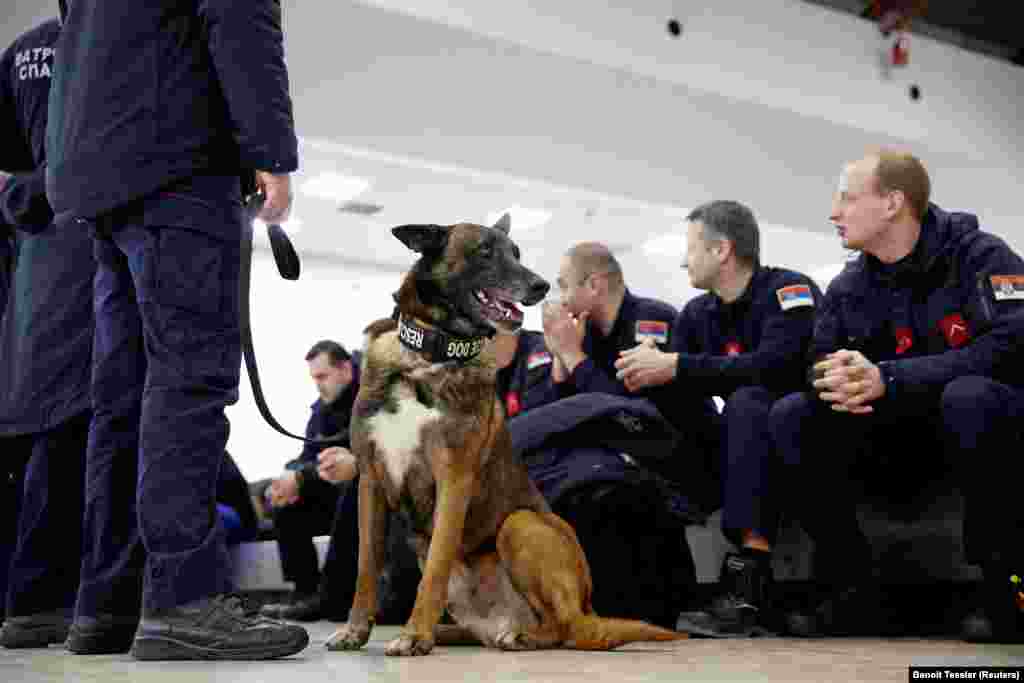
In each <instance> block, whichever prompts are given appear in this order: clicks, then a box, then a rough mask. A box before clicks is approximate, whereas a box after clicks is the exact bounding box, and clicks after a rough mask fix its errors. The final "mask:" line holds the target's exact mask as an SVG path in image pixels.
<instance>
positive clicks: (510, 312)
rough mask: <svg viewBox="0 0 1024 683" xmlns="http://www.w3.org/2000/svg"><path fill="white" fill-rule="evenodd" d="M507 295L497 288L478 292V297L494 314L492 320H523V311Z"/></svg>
mask: <svg viewBox="0 0 1024 683" xmlns="http://www.w3.org/2000/svg"><path fill="white" fill-rule="evenodd" d="M507 296H508V295H507V294H505V293H504V292H501V291H500V290H496V289H488V290H485V291H482V292H478V293H477V298H479V299H480V301H481V303H483V304H484V305H485V306H486V307H487V309H488V310H489V311H490V312H491V313H492V314H493V317H492V320H511V321H514V322H522V320H523V312H522V311H520V310H519V308H517V307H516V304H515V302H514V301H510V300H509V299H507V298H505V297H507Z"/></svg>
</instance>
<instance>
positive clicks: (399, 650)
mask: <svg viewBox="0 0 1024 683" xmlns="http://www.w3.org/2000/svg"><path fill="white" fill-rule="evenodd" d="M433 649H434V639H433V638H432V637H428V636H422V635H418V634H415V633H413V634H409V633H403V634H402V635H400V636H398V637H397V638H395V639H394V640H392V641H391V642H390V643H388V646H387V649H385V650H384V654H386V655H391V656H392V657H416V656H419V655H426V654H430V651H431V650H433Z"/></svg>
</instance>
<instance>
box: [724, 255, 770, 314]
mask: <svg viewBox="0 0 1024 683" xmlns="http://www.w3.org/2000/svg"><path fill="white" fill-rule="evenodd" d="M767 272H768V270H767V269H766V268H765V267H764V266H760V265H759V266H757V267H755V268H754V273H753V275H751V276H750V282H748V283H747V288H746V289H744V290H743V293H742V294H740V295H739V297H737V298H736V300H735V301H732V302H729V303H726V302H725V301H723V300H722V299H721V297H719V296H718V295H717V294H715V293H714V292H711V310H713V311H719V310H727V311H734V310H736V309H738V308H739V307H741V306H747V305H749V304H750V302H751V301H753V300H754V292H755V291H756V290H757V289H758V285H760V284H761V280H763V279H764V276H765V274H766V273H767Z"/></svg>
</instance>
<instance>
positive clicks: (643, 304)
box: [555, 289, 676, 397]
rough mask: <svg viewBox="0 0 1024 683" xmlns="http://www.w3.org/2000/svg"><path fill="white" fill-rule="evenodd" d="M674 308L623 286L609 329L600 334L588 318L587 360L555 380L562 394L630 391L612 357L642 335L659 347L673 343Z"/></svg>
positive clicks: (627, 393)
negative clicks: (638, 294) (557, 381)
mask: <svg viewBox="0 0 1024 683" xmlns="http://www.w3.org/2000/svg"><path fill="white" fill-rule="evenodd" d="M675 317H676V309H675V308H673V307H672V306H670V305H669V304H667V303H665V302H663V301H658V300H657V299H644V298H641V297H638V296H633V295H632V294H631V293H630V291H629V290H628V289H627V290H626V295H625V297H624V298H623V299H622V306H621V307H619V315H618V317H617V318H616V319H615V324H614V325H613V326H612V329H611V332H610V333H609V334H608V336H607V337H605V336H604V335H602V334H601V332H600V331H599V330H598V328H597V326H596V325H595V324H594V322H593V321H588V322H587V331H586V334H585V335H584V337H583V353H585V354H586V355H587V358H586V360H584V361H583V362H582V363H580V364H579V365H577V366H576V367H575V368H574V369H573V371H572V374H570V375H569V377H568V378H567V379H566V380H565V381H564V382H561V383H560V384H556V385H555V386H556V387H557V389H558V391H559V395H560V396H561V397H565V396H571V395H573V394H575V393H579V392H602V393H606V394H616V395H619V396H627V395H629V391H628V390H627V389H626V385H625V384H623V383H622V381H621V380H618V379H616V377H615V374H616V372H617V371H616V370H615V361H617V360H618V359H619V352H620V351H625V350H626V349H631V348H633V347H634V346H636V345H637V344H639V343H641V342H642V341H644V340H645V339H653V340H654V341H655V342H656V343H657V345H658V348H660V349H661V350H662V351H666V350H668V348H669V347H670V345H671V343H672V338H671V332H672V321H673V320H675Z"/></svg>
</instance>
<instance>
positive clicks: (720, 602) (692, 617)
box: [676, 550, 772, 638]
mask: <svg viewBox="0 0 1024 683" xmlns="http://www.w3.org/2000/svg"><path fill="white" fill-rule="evenodd" d="M770 557H771V556H770V554H769V553H766V552H761V551H748V550H745V551H744V552H743V553H742V554H736V553H729V554H727V555H726V556H725V560H724V562H723V563H722V573H721V584H722V588H723V590H724V594H723V595H721V596H720V597H718V598H716V599H715V601H714V602H713V603H712V604H711V606H710V607H708V608H707V609H705V610H699V611H696V612H683V613H682V614H680V615H679V619H678V621H677V622H676V630H677V631H686V632H688V633H690V634H691V635H694V636H703V637H706V638H750V637H754V636H764V635H771V634H772V632H771V630H769V628H768V627H767V623H766V622H767V618H766V617H767V609H766V608H767V605H766V593H767V587H768V585H769V584H770V582H771V563H770Z"/></svg>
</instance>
